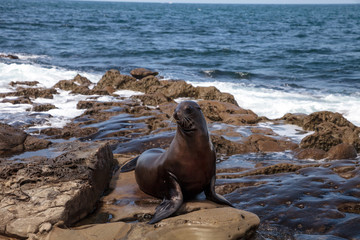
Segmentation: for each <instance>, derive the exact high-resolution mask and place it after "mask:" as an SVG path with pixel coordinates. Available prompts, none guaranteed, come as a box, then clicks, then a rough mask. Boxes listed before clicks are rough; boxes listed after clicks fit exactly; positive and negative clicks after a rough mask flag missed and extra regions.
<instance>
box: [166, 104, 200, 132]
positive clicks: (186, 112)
mask: <svg viewBox="0 0 360 240" xmlns="http://www.w3.org/2000/svg"><path fill="white" fill-rule="evenodd" d="M173 117H174V119H175V120H176V124H177V125H178V127H179V128H180V129H181V130H182V131H183V132H184V133H192V132H195V131H197V130H201V131H206V132H207V125H206V121H205V118H204V115H203V113H202V111H201V108H200V106H199V105H198V104H197V103H196V102H194V101H183V102H181V103H179V105H178V106H177V107H176V108H175V111H174V115H173Z"/></svg>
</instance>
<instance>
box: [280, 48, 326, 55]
mask: <svg viewBox="0 0 360 240" xmlns="http://www.w3.org/2000/svg"><path fill="white" fill-rule="evenodd" d="M286 52H288V53H291V54H332V53H333V50H332V49H331V48H309V49H306V48H297V49H287V50H286Z"/></svg>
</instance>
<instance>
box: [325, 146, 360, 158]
mask: <svg viewBox="0 0 360 240" xmlns="http://www.w3.org/2000/svg"><path fill="white" fill-rule="evenodd" d="M326 156H327V158H328V159H331V160H334V159H355V158H356V157H357V152H356V150H355V148H354V146H352V145H350V144H346V143H341V144H338V145H336V146H334V147H332V148H330V150H329V151H328V152H327V154H326Z"/></svg>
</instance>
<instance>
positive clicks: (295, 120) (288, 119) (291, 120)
mask: <svg viewBox="0 0 360 240" xmlns="http://www.w3.org/2000/svg"><path fill="white" fill-rule="evenodd" d="M307 117H308V115H306V114H303V113H296V114H292V113H287V114H285V115H284V116H283V117H282V118H280V119H278V120H284V121H285V123H287V124H294V125H298V126H300V127H302V126H304V119H305V118H307Z"/></svg>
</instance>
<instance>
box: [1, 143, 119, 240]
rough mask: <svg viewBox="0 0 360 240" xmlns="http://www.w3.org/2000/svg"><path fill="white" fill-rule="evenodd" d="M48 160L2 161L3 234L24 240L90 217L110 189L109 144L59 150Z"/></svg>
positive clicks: (67, 145)
mask: <svg viewBox="0 0 360 240" xmlns="http://www.w3.org/2000/svg"><path fill="white" fill-rule="evenodd" d="M49 152H52V154H50V155H55V156H56V155H57V156H56V157H53V158H47V157H45V156H42V157H41V156H40V157H33V158H31V159H27V161H23V160H22V161H14V160H11V161H5V160H3V161H1V162H0V178H1V181H0V187H1V189H2V198H1V201H0V218H1V219H2V221H1V222H0V234H6V235H9V236H16V237H21V238H26V237H28V236H30V235H31V234H33V233H37V232H39V231H47V230H48V229H49V224H51V225H54V224H57V223H60V222H62V223H63V224H65V225H66V226H69V225H71V224H73V223H74V222H77V221H79V220H80V219H81V218H84V217H85V216H86V215H87V214H89V213H91V212H92V211H93V210H94V208H95V206H96V202H97V201H98V199H99V198H100V196H101V195H102V194H103V192H104V191H105V190H106V189H107V187H108V183H109V181H110V177H111V174H112V170H113V167H114V164H115V163H114V160H113V156H112V152H111V150H110V148H109V146H108V145H107V144H105V143H95V142H93V143H81V142H69V143H61V144H57V145H56V146H55V147H54V148H53V149H49Z"/></svg>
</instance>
